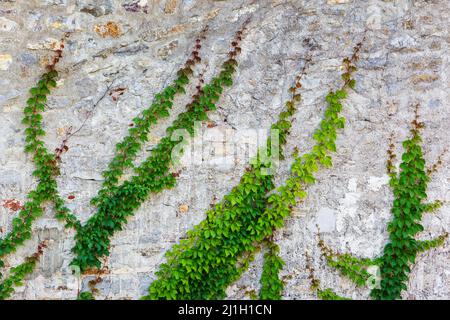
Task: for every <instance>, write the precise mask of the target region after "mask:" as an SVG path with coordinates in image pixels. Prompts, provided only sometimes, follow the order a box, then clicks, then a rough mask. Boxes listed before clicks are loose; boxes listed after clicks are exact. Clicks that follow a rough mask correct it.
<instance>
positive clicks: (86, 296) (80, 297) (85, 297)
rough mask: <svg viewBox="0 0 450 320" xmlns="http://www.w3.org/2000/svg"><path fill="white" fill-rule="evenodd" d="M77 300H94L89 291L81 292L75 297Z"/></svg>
mask: <svg viewBox="0 0 450 320" xmlns="http://www.w3.org/2000/svg"><path fill="white" fill-rule="evenodd" d="M77 300H95V297H94V294H93V293H92V292H90V291H83V292H80V294H79V295H78V297H77Z"/></svg>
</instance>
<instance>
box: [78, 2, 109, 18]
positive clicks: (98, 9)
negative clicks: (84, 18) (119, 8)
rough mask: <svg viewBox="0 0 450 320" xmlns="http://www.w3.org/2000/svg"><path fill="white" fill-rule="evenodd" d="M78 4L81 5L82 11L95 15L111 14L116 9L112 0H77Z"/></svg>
mask: <svg viewBox="0 0 450 320" xmlns="http://www.w3.org/2000/svg"><path fill="white" fill-rule="evenodd" d="M76 4H77V6H78V7H80V11H81V12H84V13H88V14H90V15H93V16H94V17H100V16H104V15H107V14H110V13H112V12H113V10H114V6H113V3H112V1H111V0H93V1H92V0H91V1H89V0H77V3H76Z"/></svg>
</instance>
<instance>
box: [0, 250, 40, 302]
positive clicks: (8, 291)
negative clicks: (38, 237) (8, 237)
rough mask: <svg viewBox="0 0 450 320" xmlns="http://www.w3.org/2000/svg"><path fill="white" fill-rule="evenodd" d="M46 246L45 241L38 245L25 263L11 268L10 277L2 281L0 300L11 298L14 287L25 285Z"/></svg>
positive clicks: (0, 283) (0, 284)
mask: <svg viewBox="0 0 450 320" xmlns="http://www.w3.org/2000/svg"><path fill="white" fill-rule="evenodd" d="M46 246H47V244H46V242H45V241H43V242H41V243H40V244H39V245H38V248H37V251H36V252H35V253H34V254H33V255H32V256H30V257H28V258H26V259H25V262H24V263H22V264H20V265H18V266H17V267H14V268H11V270H10V272H9V275H8V277H7V278H6V279H4V280H3V281H2V282H0V300H5V299H8V298H10V297H11V295H12V294H13V293H14V287H18V286H22V285H23V281H24V280H25V278H26V277H27V276H28V275H29V274H31V273H32V272H33V270H34V268H35V266H36V263H37V262H38V261H39V258H40V256H41V255H42V253H43V250H44V248H45V247H46Z"/></svg>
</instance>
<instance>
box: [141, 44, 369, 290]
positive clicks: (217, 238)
mask: <svg viewBox="0 0 450 320" xmlns="http://www.w3.org/2000/svg"><path fill="white" fill-rule="evenodd" d="M357 48H360V46H359V47H357ZM356 50H359V49H355V52H357V51H356ZM355 56H356V55H355V54H354V55H353V56H352V59H346V60H344V66H345V73H344V75H343V77H344V81H345V83H344V85H343V87H342V88H341V90H339V91H337V92H336V93H330V94H329V95H328V96H327V102H328V106H327V108H326V111H325V116H324V118H323V119H322V121H321V123H320V128H319V129H318V130H317V131H316V133H315V134H314V139H315V140H316V145H315V146H314V147H313V149H312V151H311V152H310V153H308V154H306V155H304V156H302V157H300V156H298V152H295V153H294V159H295V161H294V164H293V165H292V167H291V176H290V178H289V179H288V180H287V182H286V183H285V184H284V185H283V186H281V187H279V188H278V189H277V192H275V193H271V194H270V195H268V192H269V191H272V190H273V188H274V184H273V180H272V179H273V177H272V176H270V175H266V174H263V172H265V171H267V169H268V168H270V167H272V165H273V163H272V162H271V161H270V160H271V159H268V158H265V159H264V160H265V161H261V159H262V158H264V157H261V156H260V154H267V153H269V154H270V151H268V150H266V148H263V150H261V152H259V153H258V156H257V157H256V159H255V160H254V161H253V163H252V165H251V167H250V168H249V169H247V172H245V174H244V175H243V176H242V178H241V181H240V183H239V184H238V185H237V186H235V187H234V188H233V189H232V191H231V192H230V193H229V194H228V195H226V196H225V197H224V200H223V201H222V202H221V203H219V204H216V205H215V207H214V209H212V210H209V211H208V212H207V213H206V214H207V217H206V219H205V220H204V221H202V222H201V223H200V224H199V225H197V226H196V227H194V229H193V230H190V231H189V232H188V233H187V238H186V239H183V240H181V241H180V243H179V244H178V245H175V246H174V247H173V248H172V250H171V251H169V252H168V253H167V254H166V257H167V262H166V263H164V264H163V265H161V267H160V270H159V271H158V272H157V276H158V279H157V280H156V281H154V282H153V283H152V284H151V285H150V288H149V295H147V296H145V297H144V299H220V298H223V297H225V289H226V288H227V287H228V285H230V284H231V283H232V282H233V281H235V280H236V279H238V277H239V276H240V274H241V273H242V272H243V271H244V270H245V269H246V268H247V264H246V263H242V258H243V256H246V255H251V254H252V253H253V252H254V250H255V248H256V244H258V243H261V242H262V241H263V240H264V239H266V238H268V237H271V236H272V234H273V231H274V230H275V229H276V228H280V227H281V226H283V222H284V218H286V217H287V216H288V215H289V214H290V212H291V210H292V208H293V206H294V205H295V204H296V199H297V198H303V197H305V196H306V192H305V191H304V189H303V185H307V184H310V183H313V182H314V181H315V178H314V176H313V173H314V172H315V171H317V170H318V167H319V164H322V165H324V166H330V165H331V157H329V156H328V151H335V140H336V133H337V129H338V128H342V127H343V126H344V119H343V118H341V117H339V112H340V111H341V110H342V104H341V100H342V99H344V98H345V97H346V95H347V92H346V90H347V88H348V87H353V86H354V84H355V83H354V81H353V79H352V78H351V74H352V73H353V72H354V71H355V70H356V68H355V67H354V65H353V64H352V63H353V62H354V61H355V60H356V59H357V56H356V57H355ZM297 87H300V84H299V83H297V84H296V85H295V86H294V87H293V88H291V91H292V93H293V98H292V100H290V101H288V102H287V103H286V107H287V110H286V111H285V112H282V113H281V114H280V116H279V121H278V122H277V123H276V124H274V125H273V126H272V129H273V128H276V129H278V130H279V132H280V139H279V140H280V145H283V144H284V143H285V141H286V137H287V135H288V133H289V129H290V128H291V122H290V121H288V118H289V117H291V116H292V115H293V114H294V111H295V108H294V102H295V101H298V100H300V95H298V94H296V93H295V90H296V88H297ZM271 143H272V141H271V138H269V139H268V143H267V146H270V145H271ZM279 152H280V154H281V155H282V149H281V148H279ZM244 261H245V260H244Z"/></svg>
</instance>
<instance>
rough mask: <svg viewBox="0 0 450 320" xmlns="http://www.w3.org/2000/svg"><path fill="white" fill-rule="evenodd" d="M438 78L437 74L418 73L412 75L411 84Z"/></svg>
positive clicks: (432, 80) (428, 81)
mask: <svg viewBox="0 0 450 320" xmlns="http://www.w3.org/2000/svg"><path fill="white" fill-rule="evenodd" d="M438 79H439V76H438V75H435V74H419V75H416V76H414V77H412V79H411V81H412V83H413V84H415V85H417V84H419V83H431V82H434V81H436V80H438Z"/></svg>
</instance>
